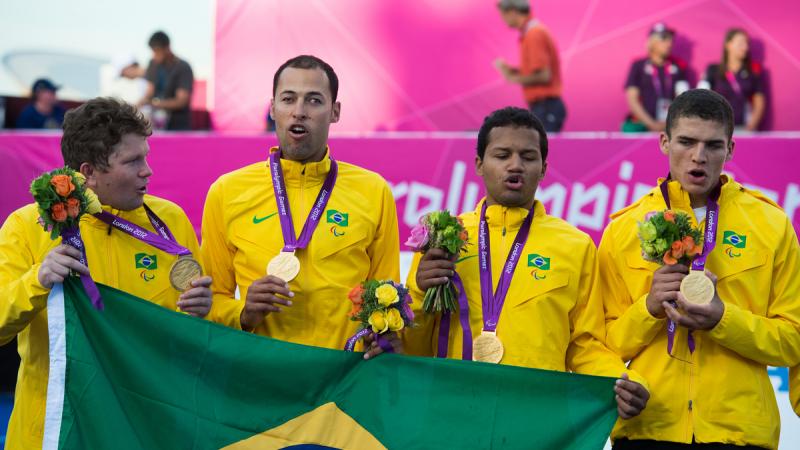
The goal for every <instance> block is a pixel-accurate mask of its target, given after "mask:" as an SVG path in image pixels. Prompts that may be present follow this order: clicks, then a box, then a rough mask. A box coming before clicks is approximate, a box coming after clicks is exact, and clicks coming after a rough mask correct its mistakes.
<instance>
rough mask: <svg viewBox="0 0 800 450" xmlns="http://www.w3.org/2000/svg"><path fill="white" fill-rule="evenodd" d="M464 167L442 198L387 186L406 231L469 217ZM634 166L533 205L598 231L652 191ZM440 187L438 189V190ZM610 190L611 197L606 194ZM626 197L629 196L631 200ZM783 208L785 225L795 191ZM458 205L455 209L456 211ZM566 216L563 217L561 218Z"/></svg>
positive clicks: (797, 205) (433, 191)
mask: <svg viewBox="0 0 800 450" xmlns="http://www.w3.org/2000/svg"><path fill="white" fill-rule="evenodd" d="M467 168H468V164H467V163H466V162H464V161H455V162H454V163H453V166H452V170H451V172H450V179H449V180H447V183H446V185H447V186H448V190H447V195H446V196H445V192H444V190H443V189H441V188H438V187H436V186H431V185H428V184H425V183H420V182H418V181H413V180H404V181H400V182H398V183H397V184H393V185H392V195H393V196H394V198H395V201H399V200H400V199H401V198H403V197H405V199H406V201H405V209H404V210H403V211H398V213H399V215H400V217H401V218H402V219H401V220H402V221H403V223H404V224H405V225H406V226H409V227H413V226H414V225H416V224H417V223H418V222H419V218H420V217H421V216H422V215H424V214H427V213H429V212H431V211H436V210H440V209H442V208H446V209H448V210H449V211H450V212H452V213H454V214H461V213H463V212H464V211H471V210H473V209H474V208H475V205H476V203H477V201H478V193H479V192H480V186H479V185H478V184H477V183H474V182H468V181H466V171H467ZM635 169H636V166H635V165H634V163H633V162H631V161H621V162H620V165H619V169H618V171H617V177H618V179H619V181H620V182H618V183H614V184H613V185H612V184H611V183H607V182H598V183H594V184H592V185H590V186H587V185H585V184H584V183H581V182H575V183H573V184H572V186H569V187H568V186H565V185H564V184H562V183H558V182H556V183H550V184H547V185H540V186H539V189H538V190H537V192H536V199H537V200H539V201H540V202H542V204H544V205H545V207H546V208H547V211H548V213H549V214H550V215H551V216H553V217H558V218H562V219H566V220H567V221H568V222H569V223H571V224H573V225H575V226H578V227H581V228H583V229H584V230H587V231H588V230H591V231H602V230H603V228H604V227H605V225H606V224H607V222H608V216H609V214H611V213H613V212H615V211H619V210H620V209H622V208H624V207H626V206H628V205H629V204H631V203H632V202H634V201H636V200H638V199H639V198H641V197H642V196H644V195H646V194H647V193H649V192H650V191H651V190H652V189H653V186H652V185H650V184H647V183H640V182H634V181H633V180H634V173H635ZM444 184H445V183H441V184H440V185H444ZM611 186H613V187H614V188H613V189H614V191H613V195H612V192H611ZM745 186H747V188H748V189H755V190H758V191H760V192H762V193H763V194H764V195H766V196H767V197H769V198H771V199H773V200H775V201H776V202H778V201H779V200H780V198H779V194H778V191H775V190H771V189H765V188H762V187H759V186H757V185H753V184H745ZM631 191H632V194H631ZM782 203H783V208H784V210H785V211H786V214H787V215H788V216H789V218H790V219H792V220H794V216H795V214H796V213H797V212H798V210H800V186H799V185H798V184H795V183H789V184H788V185H787V186H786V194H785V196H784V198H783V202H782ZM459 204H460V208H459V207H458V206H459ZM565 213H566V214H565Z"/></svg>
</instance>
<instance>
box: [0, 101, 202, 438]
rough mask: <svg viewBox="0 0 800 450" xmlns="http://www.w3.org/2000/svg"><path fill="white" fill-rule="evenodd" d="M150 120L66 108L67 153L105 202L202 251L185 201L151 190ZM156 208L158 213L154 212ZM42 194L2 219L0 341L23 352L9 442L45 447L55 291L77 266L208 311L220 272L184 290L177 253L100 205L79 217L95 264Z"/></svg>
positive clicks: (136, 291) (113, 107) (127, 110)
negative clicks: (61, 227)
mask: <svg viewBox="0 0 800 450" xmlns="http://www.w3.org/2000/svg"><path fill="white" fill-rule="evenodd" d="M150 133H151V131H150V125H149V123H148V122H147V121H146V120H145V119H144V117H143V116H142V115H141V113H139V112H138V111H137V110H136V109H135V108H134V107H133V106H131V105H128V104H125V103H121V102H119V101H117V100H114V99H109V98H97V99H93V100H90V101H89V102H87V103H86V104H84V105H82V106H80V107H79V108H77V109H75V110H72V111H70V112H68V113H67V115H66V118H65V120H64V135H63V137H62V139H61V153H62V154H63V156H64V163H65V164H66V165H67V166H69V167H71V168H72V169H74V170H78V171H80V172H81V173H82V174H83V175H84V176H85V177H86V185H87V186H88V187H90V188H91V189H92V190H93V191H94V192H95V193H96V194H97V197H98V199H99V200H100V203H101V204H102V206H103V210H104V211H106V212H109V213H111V214H113V215H116V216H118V217H120V218H122V219H125V220H127V221H129V222H132V223H133V224H136V225H138V226H139V227H143V228H145V229H147V230H150V231H155V226H154V225H153V224H152V223H151V220H150V217H149V214H148V212H147V210H146V209H145V206H144V205H147V207H149V209H150V210H151V212H152V214H154V215H155V217H157V219H158V220H159V221H160V222H161V223H162V224H164V225H166V226H167V227H168V228H169V230H170V231H171V233H172V235H173V237H174V240H175V241H176V243H177V244H179V245H181V246H185V247H186V248H188V250H189V251H191V252H192V253H194V254H197V253H198V245H197V237H196V236H195V234H194V229H193V228H192V224H191V223H189V219H188V218H187V217H186V214H185V213H184V212H183V210H181V209H180V208H179V207H178V206H177V205H175V204H173V203H171V202H169V201H167V200H163V199H160V198H157V197H153V196H150V195H147V194H146V192H147V183H148V179H149V178H150V175H152V171H151V170H150V167H149V166H148V164H147V153H148V151H149V146H148V144H147V137H148V136H150ZM152 214H150V215H152ZM38 217H39V213H38V211H37V206H36V205H35V204H29V205H27V206H24V207H22V208H20V209H18V210H16V211H14V212H13V213H11V215H9V216H8V218H7V219H6V221H5V223H4V224H3V227H2V229H0V344H5V343H8V342H9V341H11V340H12V339H13V338H14V337H15V336H16V337H17V341H18V348H19V354H20V357H21V359H22V361H21V365H20V369H19V376H18V377H17V386H16V393H15V396H14V409H13V411H12V413H11V420H10V422H9V426H8V435H7V438H6V446H7V448H25V449H29V448H41V446H42V433H43V421H44V413H45V396H46V393H47V377H48V368H49V355H48V346H49V343H48V331H47V309H46V306H47V297H48V294H49V292H50V289H51V288H52V286H53V284H54V283H60V282H62V281H64V278H65V277H67V276H68V275H69V273H70V270H72V271H74V272H77V273H80V274H86V273H89V274H91V277H92V279H93V280H94V281H95V282H97V283H102V284H105V285H108V286H112V287H115V288H117V289H120V290H123V291H126V292H129V293H131V294H133V295H136V296H138V297H141V298H143V299H146V300H149V301H151V302H153V303H155V304H158V305H161V306H164V307H165V308H168V309H172V310H175V309H176V308H178V309H180V310H182V311H184V312H187V313H189V314H192V315H195V316H199V317H204V316H205V315H206V314H208V311H209V309H210V307H211V290H210V288H209V285H210V284H211V278H209V277H202V278H198V279H196V280H194V281H193V282H192V285H193V286H194V287H192V288H190V289H188V290H186V291H185V292H184V293H183V294H181V293H180V292H178V291H176V290H175V289H174V288H173V287H172V286H171V284H170V281H169V269H170V266H171V265H172V263H173V262H174V261H175V260H176V258H177V256H175V255H172V254H169V253H166V252H163V251H161V250H158V249H156V248H153V247H152V246H150V245H149V244H147V243H144V242H142V241H140V240H138V239H136V238H134V237H133V236H131V235H129V234H127V233H124V232H122V231H119V230H117V229H115V228H112V227H111V226H109V225H107V224H106V223H105V222H102V221H101V220H99V219H98V218H96V217H94V216H92V215H89V214H87V215H85V216H84V217H83V218H82V219H81V222H80V231H81V237H82V239H83V242H84V247H85V249H86V261H87V263H88V268H87V267H86V266H85V265H83V264H81V263H80V262H79V259H80V258H81V252H80V251H78V250H76V249H75V248H73V247H70V246H68V245H65V244H61V238H58V239H56V240H51V239H50V235H49V233H47V232H45V231H44V230H43V229H42V227H41V225H39V224H38V223H37V218H38Z"/></svg>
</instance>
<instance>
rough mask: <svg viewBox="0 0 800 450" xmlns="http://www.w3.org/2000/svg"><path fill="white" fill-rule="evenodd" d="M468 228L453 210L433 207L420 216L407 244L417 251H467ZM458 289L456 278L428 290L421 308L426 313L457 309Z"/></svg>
mask: <svg viewBox="0 0 800 450" xmlns="http://www.w3.org/2000/svg"><path fill="white" fill-rule="evenodd" d="M467 240H468V235H467V230H465V229H464V224H463V223H462V222H461V219H459V218H458V217H455V216H453V215H451V214H450V212H449V211H446V210H445V211H434V212H431V213H428V214H426V215H424V216H422V218H420V220H419V225H417V226H415V227H414V228H413V229H412V230H411V236H410V237H409V238H408V241H406V245H407V246H408V247H410V248H411V249H413V250H414V251H415V252H421V253H425V252H426V251H428V250H430V249H433V248H439V249H442V250H444V251H446V252H447V253H448V254H450V255H458V254H460V253H461V252H464V251H466V248H467ZM457 300H458V293H457V292H456V288H455V286H454V285H453V281H452V280H451V281H449V282H447V283H446V284H442V285H439V286H434V287H431V288H429V289H428V290H427V291H426V292H425V297H424V299H423V300H422V308H423V309H424V310H425V312H427V313H438V312H451V311H455V309H456V302H457Z"/></svg>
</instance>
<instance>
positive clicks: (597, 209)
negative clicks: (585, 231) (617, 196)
mask: <svg viewBox="0 0 800 450" xmlns="http://www.w3.org/2000/svg"><path fill="white" fill-rule="evenodd" d="M608 196H609V189H608V186H606V185H605V184H604V183H596V184H594V185H593V186H592V187H590V188H589V189H586V187H585V186H584V185H583V183H575V184H573V185H572V195H571V196H570V199H569V212H568V213H567V222H569V223H571V224H573V225H575V226H576V227H586V228H590V229H592V230H600V229H602V228H603V224H604V223H605V220H606V217H608ZM592 203H594V210H593V211H592V212H591V214H586V213H584V212H583V208H584V207H585V206H586V205H590V204H592Z"/></svg>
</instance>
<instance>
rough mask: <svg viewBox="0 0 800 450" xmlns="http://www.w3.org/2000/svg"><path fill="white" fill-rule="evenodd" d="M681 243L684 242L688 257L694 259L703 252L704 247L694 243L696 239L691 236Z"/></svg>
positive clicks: (685, 237) (684, 249)
mask: <svg viewBox="0 0 800 450" xmlns="http://www.w3.org/2000/svg"><path fill="white" fill-rule="evenodd" d="M681 242H683V251H684V252H686V256H689V257H692V256H694V255H696V254H698V253H700V252H702V251H703V249H702V247H700V246H699V245H697V244H695V243H694V238H693V237H691V236H684V238H683V240H682V241H681Z"/></svg>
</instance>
